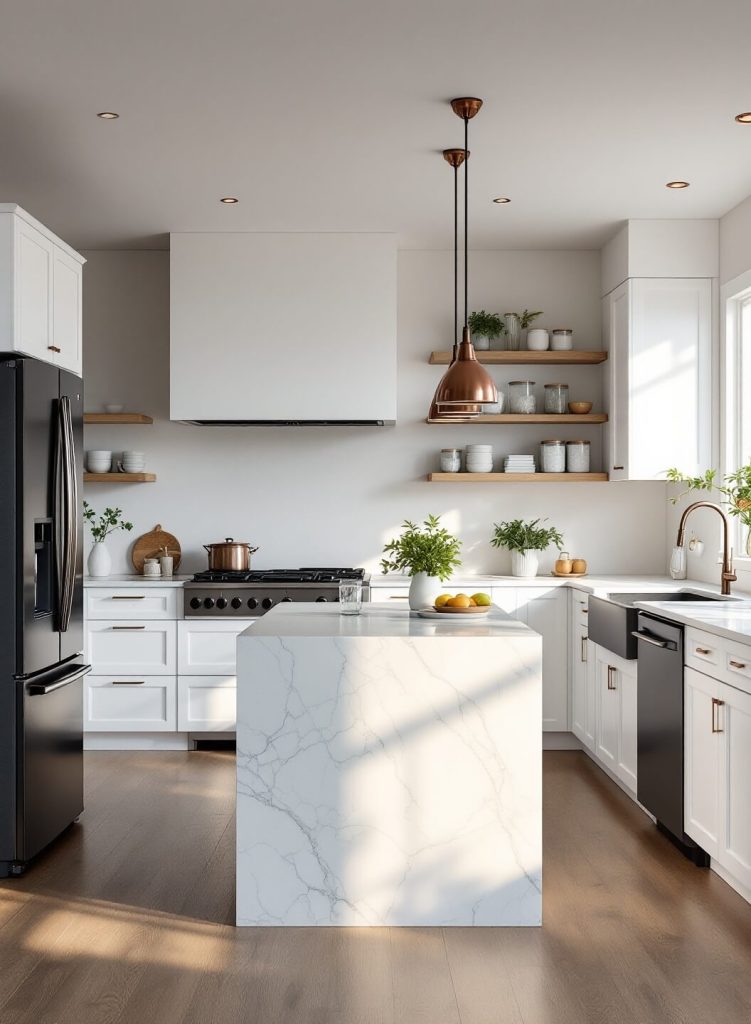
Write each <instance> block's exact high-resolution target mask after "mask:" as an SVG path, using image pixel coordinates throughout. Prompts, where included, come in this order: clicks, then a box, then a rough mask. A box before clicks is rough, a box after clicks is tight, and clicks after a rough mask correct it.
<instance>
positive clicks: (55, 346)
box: [47, 345, 61, 352]
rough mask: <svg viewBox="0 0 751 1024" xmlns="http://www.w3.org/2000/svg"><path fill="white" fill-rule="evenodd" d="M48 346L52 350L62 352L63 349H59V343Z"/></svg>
mask: <svg viewBox="0 0 751 1024" xmlns="http://www.w3.org/2000/svg"><path fill="white" fill-rule="evenodd" d="M47 348H48V349H49V350H50V352H60V351H61V350H60V349H59V348H58V347H57V345H48V346H47Z"/></svg>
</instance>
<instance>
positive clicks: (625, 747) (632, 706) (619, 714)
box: [593, 645, 637, 793]
mask: <svg viewBox="0 0 751 1024" xmlns="http://www.w3.org/2000/svg"><path fill="white" fill-rule="evenodd" d="M593 646H594V651H595V665H594V683H595V748H594V749H595V755H596V757H597V758H598V759H599V760H600V761H601V762H602V763H603V764H604V765H605V766H606V767H607V768H608V769H609V770H610V771H611V772H612V773H613V775H615V776H616V777H617V778H619V779H620V780H621V782H623V783H624V784H625V785H626V786H627V787H628V788H629V789H630V790H632V792H634V793H635V792H636V757H637V736H636V707H637V704H636V701H637V691H636V686H637V669H636V662H635V661H626V660H625V659H623V658H619V657H618V656H617V655H615V654H612V653H611V652H610V651H607V650H605V648H604V647H598V646H596V645H593Z"/></svg>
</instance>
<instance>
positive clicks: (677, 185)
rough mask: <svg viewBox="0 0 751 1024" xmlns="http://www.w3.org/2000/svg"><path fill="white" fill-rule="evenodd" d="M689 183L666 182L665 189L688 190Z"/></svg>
mask: <svg viewBox="0 0 751 1024" xmlns="http://www.w3.org/2000/svg"><path fill="white" fill-rule="evenodd" d="M689 184H690V182H688V181H666V182H665V188H688V186H689Z"/></svg>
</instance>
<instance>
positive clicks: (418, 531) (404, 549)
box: [381, 515, 462, 580]
mask: <svg viewBox="0 0 751 1024" xmlns="http://www.w3.org/2000/svg"><path fill="white" fill-rule="evenodd" d="M402 530H403V531H404V532H403V533H402V535H401V537H397V538H396V539H395V540H390V541H389V542H388V544H386V545H385V546H384V548H383V553H384V555H386V556H387V557H386V558H383V559H382V560H381V569H382V570H383V571H384V572H406V573H407V575H409V576H415V575H416V574H417V573H418V572H426V573H427V574H428V576H438V577H440V579H442V580H447V579H448V578H449V577H450V576H451V574H452V572H453V571H454V569H456V568H458V567H459V566H460V565H461V564H462V562H461V558H460V557H459V550H460V548H461V546H462V542H461V541H460V540H458V539H457V538H456V537H453V536H452V535H451V534H450V533H449V532H448V530H445V529H444V528H443V527H442V526H441V517H440V516H433V515H429V516H428V518H427V519H426V520H425V522H424V523H423V524H422V527H420V526H417V524H416V523H412V522H410V520H409V519H405V521H404V522H403V523H402Z"/></svg>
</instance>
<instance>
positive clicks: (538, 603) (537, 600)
mask: <svg viewBox="0 0 751 1024" xmlns="http://www.w3.org/2000/svg"><path fill="white" fill-rule="evenodd" d="M516 601H517V615H518V617H519V618H521V615H522V614H523V615H524V619H523V620H522V621H524V622H526V623H527V625H528V626H529V628H530V629H533V630H534V631H535V632H536V633H540V635H541V636H542V727H543V729H544V730H546V731H548V732H563V731H565V730H567V729H568V727H569V722H568V643H567V628H568V615H567V595H566V594H565V592H564V591H562V590H556V589H552V588H551V589H550V590H541V589H540V588H537V587H523V588H520V589H518V590H517V592H516Z"/></svg>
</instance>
